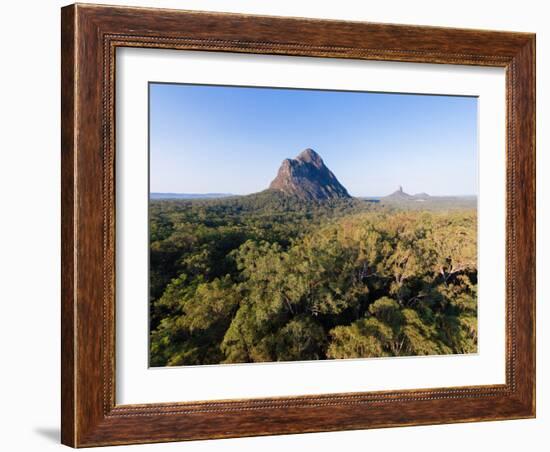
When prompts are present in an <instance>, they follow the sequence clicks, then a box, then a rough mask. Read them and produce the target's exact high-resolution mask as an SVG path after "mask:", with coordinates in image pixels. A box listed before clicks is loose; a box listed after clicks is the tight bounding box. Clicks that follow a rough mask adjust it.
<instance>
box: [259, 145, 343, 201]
mask: <svg viewBox="0 0 550 452" xmlns="http://www.w3.org/2000/svg"><path fill="white" fill-rule="evenodd" d="M269 188H270V189H272V190H280V191H282V192H284V193H287V194H290V195H295V196H297V197H299V198H301V199H304V200H315V201H321V200H325V199H333V198H351V196H350V195H349V193H348V191H347V190H346V189H345V187H344V186H343V185H342V184H341V183H340V182H338V179H336V176H335V175H334V174H333V173H332V171H330V170H329V169H328V168H327V167H326V166H325V164H324V162H323V159H322V158H321V156H320V155H319V154H317V152H315V151H314V150H313V149H306V150H304V151H302V152H301V153H300V155H298V157H296V158H295V159H285V160H283V163H282V164H281V167H280V168H279V172H278V173H277V177H276V178H275V179H273V182H271V184H270V185H269Z"/></svg>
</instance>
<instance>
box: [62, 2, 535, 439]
mask: <svg viewBox="0 0 550 452" xmlns="http://www.w3.org/2000/svg"><path fill="white" fill-rule="evenodd" d="M61 32H62V442H63V443H64V444H67V445H71V446H74V447H84V446H94V445H107V444H128V443H145V442H155V441H178V440H189V439H202V438H224V437H232V436H248V435H270V434H283V433H299V432H314V431H333V430H347V429H359V428H375V427H390V426H403V425H421V424H439V423H448V422H468V421H484V420H496V419H516V418H527V417H533V416H534V415H535V331H534V329H535V141H534V140H535V129H534V128H535V71H534V65H535V62H534V58H535V37H534V35H532V34H527V33H508V32H494V31H485V30H459V29H448V28H437V27H417V26H407V25H387V24H372V23H360V22H339V21H327V20H314V19H296V18H279V17H264V16H245V15H235V14H218V13H198V12H185V11H175V10H159V9H144V8H123V7H106V6H95V5H72V6H68V7H65V8H63V10H62V31H61ZM123 46H128V47H129V46H132V47H151V48H170V49H182V50H202V51H205V50H206V51H219V52H243V53H265V54H282V55H300V56H314V57H332V58H354V59H367V60H388V61H399V62H421V63H440V64H468V65H480V66H498V67H504V68H506V77H507V83H506V105H507V144H506V161H507V181H506V190H507V193H506V196H507V211H506V213H507V214H506V250H507V254H506V255H507V259H506V312H507V314H506V340H507V348H506V384H503V385H495V386H477V387H463V388H442V389H423V390H409V391H387V392H365V393H354V394H332V395H318V396H303V397H279V398H271V399H269V398H268V399H245V400H229V401H215V402H195V403H185V402H178V401H174V403H169V404H148V405H126V406H120V405H116V403H115V386H116V385H115V381H114V379H115V360H114V356H115V354H114V333H115V330H114V327H115V325H114V315H115V297H114V294H115V247H114V243H115V229H114V224H115V213H116V212H115V207H114V206H115V202H114V200H115V173H114V168H115V165H114V160H115V140H114V130H115V123H114V108H115V106H114V82H115V80H114V67H115V64H116V60H115V50H116V48H117V47H123ZM503 151H504V150H503Z"/></svg>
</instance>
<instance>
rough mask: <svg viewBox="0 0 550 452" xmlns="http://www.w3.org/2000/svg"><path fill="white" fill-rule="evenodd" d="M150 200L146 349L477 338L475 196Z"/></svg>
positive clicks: (355, 346) (271, 351)
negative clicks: (427, 200) (412, 201)
mask: <svg viewBox="0 0 550 452" xmlns="http://www.w3.org/2000/svg"><path fill="white" fill-rule="evenodd" d="M429 207H430V206H429V205H425V206H423V209H418V206H415V208H414V209H407V208H406V207H404V206H398V207H396V206H389V205H384V203H373V202H369V201H366V200H360V199H357V198H349V199H334V200H327V201H323V202H311V201H310V202H304V201H300V200H299V199H297V198H293V197H291V196H287V195H283V194H281V193H277V192H274V191H270V190H266V191H264V192H261V193H259V194H255V195H250V196H245V197H234V198H224V199H209V200H151V202H150V329H151V333H150V363H151V365H152V366H175V365H196V364H218V363H242V362H264V361H293V360H317V359H337V358H365V357H383V356H409V355H428V354H451V353H471V352H475V351H476V350H477V257H476V256H477V233H476V230H477V226H476V221H477V220H476V211H475V209H465V208H463V207H462V206H460V207H459V208H454V209H453V208H450V207H449V206H448V205H445V208H435V209H430V208H429Z"/></svg>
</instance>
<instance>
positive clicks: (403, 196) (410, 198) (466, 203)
mask: <svg viewBox="0 0 550 452" xmlns="http://www.w3.org/2000/svg"><path fill="white" fill-rule="evenodd" d="M379 199H380V202H381V203H382V204H386V205H388V206H393V207H397V208H405V209H415V210H417V209H428V210H442V209H457V208H460V209H470V208H475V207H476V205H477V197H476V196H431V195H429V194H428V193H417V194H415V195H411V194H409V193H406V192H405V191H403V187H401V186H400V187H399V188H398V189H397V190H396V191H394V192H393V193H391V194H389V195H387V196H382V197H381V198H379Z"/></svg>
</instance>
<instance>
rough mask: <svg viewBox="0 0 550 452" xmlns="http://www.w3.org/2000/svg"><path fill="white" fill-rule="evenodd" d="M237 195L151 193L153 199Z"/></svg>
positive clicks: (206, 197)
mask: <svg viewBox="0 0 550 452" xmlns="http://www.w3.org/2000/svg"><path fill="white" fill-rule="evenodd" d="M229 196H235V195H232V194H230V193H151V194H150V195H149V197H150V198H151V199H217V198H227V197H229Z"/></svg>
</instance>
